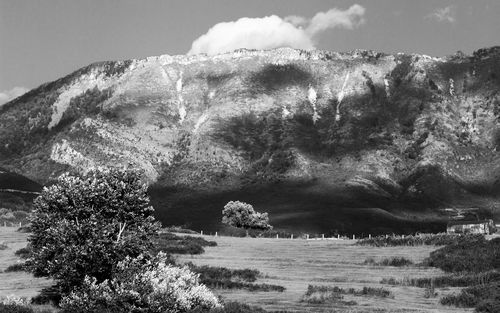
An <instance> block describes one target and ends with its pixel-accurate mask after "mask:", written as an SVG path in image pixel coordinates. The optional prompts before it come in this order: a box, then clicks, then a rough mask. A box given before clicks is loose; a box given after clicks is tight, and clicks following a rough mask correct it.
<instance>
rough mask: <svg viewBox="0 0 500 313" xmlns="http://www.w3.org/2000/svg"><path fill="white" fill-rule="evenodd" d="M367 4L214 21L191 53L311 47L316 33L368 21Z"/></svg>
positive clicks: (347, 27) (357, 25)
mask: <svg viewBox="0 0 500 313" xmlns="http://www.w3.org/2000/svg"><path fill="white" fill-rule="evenodd" d="M364 14H365V8H364V7H362V6H360V5H358V4H354V5H352V6H351V7H350V8H348V9H347V10H339V9H336V8H333V9H331V10H329V11H327V12H319V13H317V14H316V15H315V16H314V17H313V18H311V19H307V18H305V17H302V16H295V15H294V16H288V17H285V18H281V17H279V16H276V15H271V16H266V17H262V18H249V17H243V18H240V19H239V20H237V21H232V22H223V23H218V24H216V25H214V26H213V27H212V28H210V29H209V30H208V32H207V33H206V34H204V35H202V36H200V37H199V38H198V39H196V40H195V41H193V43H192V45H191V50H189V52H188V54H198V53H206V54H209V55H213V54H218V53H223V52H227V51H233V50H235V49H239V48H247V49H274V48H280V47H291V48H296V49H305V50H311V49H314V48H315V36H317V35H318V34H320V33H321V32H323V31H325V30H327V29H332V28H346V29H354V28H356V27H359V26H360V25H362V24H363V23H364V18H363V16H364Z"/></svg>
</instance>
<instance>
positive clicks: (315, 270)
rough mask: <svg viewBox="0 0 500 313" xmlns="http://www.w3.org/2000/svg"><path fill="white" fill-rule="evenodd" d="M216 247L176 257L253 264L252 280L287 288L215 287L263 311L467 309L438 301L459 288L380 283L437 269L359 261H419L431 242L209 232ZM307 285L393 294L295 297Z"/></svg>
mask: <svg viewBox="0 0 500 313" xmlns="http://www.w3.org/2000/svg"><path fill="white" fill-rule="evenodd" d="M206 239H210V240H214V241H216V242H217V247H206V248H205V253H204V254H202V255H196V256H186V255H184V256H179V257H178V261H180V262H189V261H190V262H193V263H195V264H197V265H211V266H224V267H228V268H236V269H243V268H255V269H257V270H259V271H260V272H261V273H262V274H263V276H264V277H262V278H259V279H258V280H257V283H269V284H275V285H281V286H284V287H286V290H285V291H284V292H282V293H280V292H252V293H250V292H248V291H245V290H234V289H231V290H216V293H217V294H219V295H222V296H223V297H224V298H225V299H227V300H231V301H240V302H244V303H247V304H251V305H258V306H261V307H263V308H265V309H268V310H284V309H286V310H287V311H292V312H450V313H451V312H457V313H458V312H472V309H461V308H456V307H449V306H443V305H441V304H439V299H440V297H442V296H443V295H445V294H450V293H452V292H454V291H458V290H459V289H458V288H442V289H441V288H440V289H436V291H437V292H438V296H437V297H435V298H425V296H424V294H425V289H423V288H416V287H405V286H389V285H381V284H380V280H381V279H382V278H389V277H397V278H403V277H405V276H408V277H432V276H439V275H443V274H444V273H443V272H442V271H441V270H438V269H435V268H424V267H415V266H409V267H392V266H371V265H363V262H364V261H365V260H366V259H367V258H373V259H375V260H376V261H378V260H382V259H384V258H390V257H393V256H396V257H405V258H407V259H410V260H412V261H413V262H414V263H419V262H421V261H422V260H423V259H424V258H426V257H428V256H429V253H430V252H431V251H433V250H435V249H436V247H433V246H417V247H384V248H379V247H366V246H355V245H353V244H354V241H351V240H339V241H334V240H301V239H297V240H290V239H255V238H232V237H211V236H206ZM308 285H327V286H339V287H341V288H356V289H362V288H363V287H365V286H366V287H375V288H379V287H384V288H386V289H388V290H390V291H391V292H392V293H393V294H394V299H391V298H383V299H381V298H376V297H363V296H352V295H346V296H345V298H344V300H354V301H356V302H357V303H358V304H357V305H354V306H342V305H339V306H333V307H332V305H331V304H329V305H321V304H308V303H304V302H300V299H301V298H302V296H303V295H304V294H305V292H306V291H307V287H308Z"/></svg>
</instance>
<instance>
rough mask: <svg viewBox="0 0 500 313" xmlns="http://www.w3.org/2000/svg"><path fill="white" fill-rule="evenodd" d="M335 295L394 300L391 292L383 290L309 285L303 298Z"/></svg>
mask: <svg viewBox="0 0 500 313" xmlns="http://www.w3.org/2000/svg"><path fill="white" fill-rule="evenodd" d="M317 293H319V294H337V295H348V294H349V295H354V296H372V297H379V298H389V297H390V298H394V295H393V294H392V292H390V291H389V290H387V289H385V288H373V287H363V289H354V288H349V289H343V288H340V287H337V286H333V287H332V286H315V285H309V286H308V287H307V291H306V293H305V295H304V296H305V297H310V296H312V295H314V294H317Z"/></svg>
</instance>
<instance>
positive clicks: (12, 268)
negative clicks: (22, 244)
mask: <svg viewBox="0 0 500 313" xmlns="http://www.w3.org/2000/svg"><path fill="white" fill-rule="evenodd" d="M25 270H26V268H25V264H24V262H20V263H16V264H12V265H9V266H8V267H7V268H6V269H5V271H4V272H5V273H9V272H23V271H25Z"/></svg>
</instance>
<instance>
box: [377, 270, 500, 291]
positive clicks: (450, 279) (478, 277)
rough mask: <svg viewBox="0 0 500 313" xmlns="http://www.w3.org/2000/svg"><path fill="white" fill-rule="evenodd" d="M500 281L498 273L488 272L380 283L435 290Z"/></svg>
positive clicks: (391, 279) (394, 279)
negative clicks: (432, 288) (430, 287)
mask: <svg viewBox="0 0 500 313" xmlns="http://www.w3.org/2000/svg"><path fill="white" fill-rule="evenodd" d="M498 281H500V272H498V271H489V272H482V273H456V274H451V275H443V276H437V277H421V278H409V277H404V278H402V279H396V278H394V277H391V278H383V279H382V280H381V281H380V283H381V284H388V285H401V286H412V287H419V288H427V287H429V286H434V287H435V288H442V287H467V286H472V285H484V284H489V283H492V282H498Z"/></svg>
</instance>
